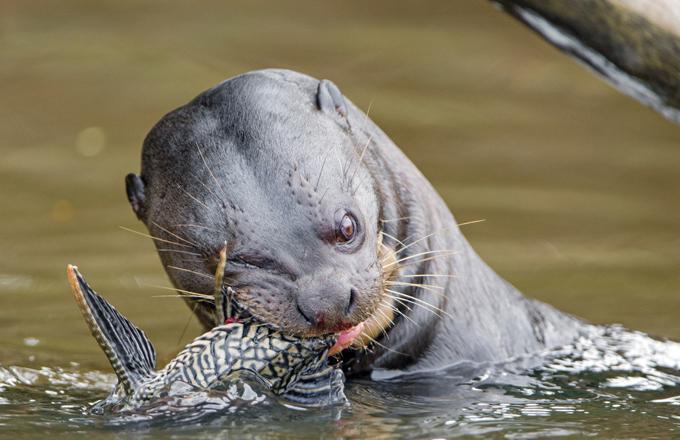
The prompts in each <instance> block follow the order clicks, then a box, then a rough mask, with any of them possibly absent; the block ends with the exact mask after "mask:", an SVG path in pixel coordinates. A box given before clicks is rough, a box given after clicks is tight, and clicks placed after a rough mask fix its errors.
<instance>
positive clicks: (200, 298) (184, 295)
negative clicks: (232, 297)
mask: <svg viewBox="0 0 680 440" xmlns="http://www.w3.org/2000/svg"><path fill="white" fill-rule="evenodd" d="M151 298H182V299H184V298H192V299H195V300H196V301H198V302H208V303H209V302H211V301H209V300H208V299H206V298H203V297H201V296H196V295H188V294H181V295H152V296H151Z"/></svg>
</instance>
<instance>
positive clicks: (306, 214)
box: [126, 69, 581, 373]
mask: <svg viewBox="0 0 680 440" xmlns="http://www.w3.org/2000/svg"><path fill="white" fill-rule="evenodd" d="M453 152H455V147H453V146H452V154H453ZM126 189H127V195H128V199H129V201H130V204H131V206H132V208H133V210H134V212H135V214H136V215H137V217H138V218H139V219H140V220H141V221H143V222H144V224H145V225H146V226H147V228H148V230H149V232H150V235H151V236H152V237H153V238H154V241H155V245H156V248H157V250H158V254H159V256H160V259H161V262H162V264H163V266H164V268H165V270H166V272H167V274H168V276H169V278H170V280H171V282H172V283H173V285H174V286H175V287H176V288H177V289H178V292H180V293H181V294H183V295H185V299H186V301H187V303H188V305H189V307H190V308H191V310H193V311H194V313H195V314H196V315H197V317H198V319H199V320H200V322H201V323H202V324H203V326H204V327H206V328H211V327H213V326H214V325H215V324H217V323H215V322H214V318H213V317H214V313H212V311H213V310H212V309H213V308H214V305H213V304H211V303H209V302H205V301H203V297H202V295H203V294H205V293H208V292H211V291H212V289H213V282H214V279H213V275H212V274H214V273H215V268H216V266H217V263H218V260H219V258H218V256H219V253H220V251H221V249H223V248H224V243H225V242H226V243H227V245H226V246H227V248H228V258H227V259H226V264H225V271H224V274H225V278H224V279H225V283H226V284H227V285H228V286H229V287H230V288H231V289H233V292H234V295H235V299H236V302H238V304H239V305H240V306H241V307H243V309H244V310H246V311H247V313H249V314H250V315H253V316H254V317H255V318H256V319H257V320H259V321H262V322H265V323H268V324H271V325H272V326H276V327H278V328H280V329H281V330H282V331H284V332H287V333H290V334H292V335H297V336H316V335H321V334H329V333H335V334H337V335H338V336H337V337H338V344H336V347H334V349H333V351H334V353H339V354H340V355H341V356H342V358H343V367H344V368H345V370H346V372H349V373H364V372H368V371H370V370H372V369H374V368H390V369H401V370H405V371H407V370H418V369H432V368H438V367H442V366H445V365H449V364H452V363H455V362H458V361H460V360H471V361H480V362H483V361H490V360H491V361H500V360H504V359H508V358H510V357H513V356H517V355H521V354H525V353H532V352H536V351H539V350H542V349H545V348H546V347H551V346H555V345H559V344H563V343H566V342H568V341H570V340H571V339H572V338H573V337H574V336H575V335H576V334H577V333H578V331H579V328H580V325H581V324H580V322H579V321H577V320H576V319H574V318H571V317H569V316H567V315H565V314H562V313H560V312H558V311H557V310H555V309H553V308H552V307H550V306H548V305H546V304H542V303H539V302H536V301H532V300H529V299H527V298H525V297H524V296H522V295H521V294H520V293H519V292H518V291H517V290H516V289H514V287H512V286H511V285H510V284H509V283H507V282H506V281H504V280H503V279H502V278H500V277H499V276H498V275H497V274H496V273H495V272H493V271H492V270H491V269H490V268H489V267H488V266H487V265H486V264H485V263H484V262H483V261H482V260H481V258H479V257H478V256H477V254H476V253H475V252H474V250H473V249H472V247H471V246H470V245H469V243H468V242H467V241H466V240H465V238H464V237H463V235H462V234H461V232H460V230H459V229H458V227H457V224H456V222H455V219H454V217H453V215H452V214H451V212H450V210H449V209H448V207H447V206H446V204H445V203H444V202H443V200H442V199H441V198H440V197H439V195H438V194H437V193H436V191H435V190H434V188H433V187H432V186H431V185H430V183H429V182H428V181H427V179H425V177H424V176H423V175H422V174H421V173H420V172H419V171H418V169H417V168H416V167H415V166H414V165H413V163H411V161H410V160H409V159H408V158H407V157H406V156H405V155H404V154H403V153H402V152H401V150H399V148H398V147H397V146H396V145H395V144H394V143H393V142H392V141H391V140H390V139H389V137H388V136H387V135H386V134H385V133H384V132H383V131H382V130H380V128H378V126H377V125H375V124H374V123H373V122H372V121H371V120H370V119H369V118H368V116H367V115H365V114H364V113H363V112H362V111H361V110H359V109H358V108H357V107H356V106H355V105H354V104H352V102H351V101H349V100H348V99H346V98H345V97H344V96H343V95H342V93H341V92H340V90H339V89H338V87H337V86H336V85H335V84H334V83H332V82H331V81H328V80H317V79H314V78H312V77H310V76H307V75H303V74H300V73H296V72H292V71H288V70H276V69H267V70H261V71H255V72H249V73H246V74H243V75H240V76H237V77H234V78H231V79H228V80H226V81H224V82H222V83H220V84H218V85H216V86H215V87H213V88H211V89H209V90H207V91H205V92H203V93H201V94H200V95H198V96H197V97H196V98H195V99H193V100H192V101H190V102H189V103H187V104H186V105H183V106H181V107H179V108H178V109H176V110H174V111H172V112H170V113H168V114H167V115H165V116H164V117H163V118H162V119H161V120H160V121H159V122H158V123H157V124H156V125H155V126H154V127H153V128H152V129H151V131H150V132H149V134H148V135H147V137H146V139H145V140H144V145H143V150H142V166H141V172H140V173H139V174H129V175H128V176H127V177H126Z"/></svg>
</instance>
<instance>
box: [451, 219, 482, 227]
mask: <svg viewBox="0 0 680 440" xmlns="http://www.w3.org/2000/svg"><path fill="white" fill-rule="evenodd" d="M485 221H486V219H485V218H480V219H479V220H470V221H467V222H463V223H458V226H459V227H460V226H467V225H474V224H475V223H482V222H485Z"/></svg>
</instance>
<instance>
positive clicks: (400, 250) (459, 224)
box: [396, 219, 486, 253]
mask: <svg viewBox="0 0 680 440" xmlns="http://www.w3.org/2000/svg"><path fill="white" fill-rule="evenodd" d="M485 221H486V219H479V220H471V221H468V222H463V223H458V224H457V225H456V226H458V227H460V226H467V225H472V224H475V223H482V222H485ZM452 227H453V226H445V227H443V228H439V229H436V230H435V231H434V232H432V233H430V234H427V235H426V236H424V237H421V238H419V239H417V240H415V241H413V242H411V243H409V244H408V245H407V246H406V247H402V248H401V249H398V250H396V252H397V253H400V252H403V251H404V250H406V249H408V248H409V247H411V246H413V245H415V244H416V243H419V242H421V241H423V240H426V239H428V238H430V237H432V236H433V235H435V234H438V233H440V232H442V231H445V230H447V229H451V228H452ZM408 238H410V237H407V238H406V239H405V240H404V241H406V240H407V239H408Z"/></svg>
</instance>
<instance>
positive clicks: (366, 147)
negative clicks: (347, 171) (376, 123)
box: [349, 135, 373, 186]
mask: <svg viewBox="0 0 680 440" xmlns="http://www.w3.org/2000/svg"><path fill="white" fill-rule="evenodd" d="M372 140H373V135H370V136H369V137H368V140H367V141H366V145H364V148H363V150H362V151H361V155H360V156H359V160H358V161H357V166H356V167H355V168H354V172H353V173H352V177H350V178H349V184H350V186H351V185H352V182H353V181H354V177H355V176H356V175H357V172H359V167H361V162H363V160H364V155H366V150H368V146H369V145H371V141H372Z"/></svg>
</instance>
